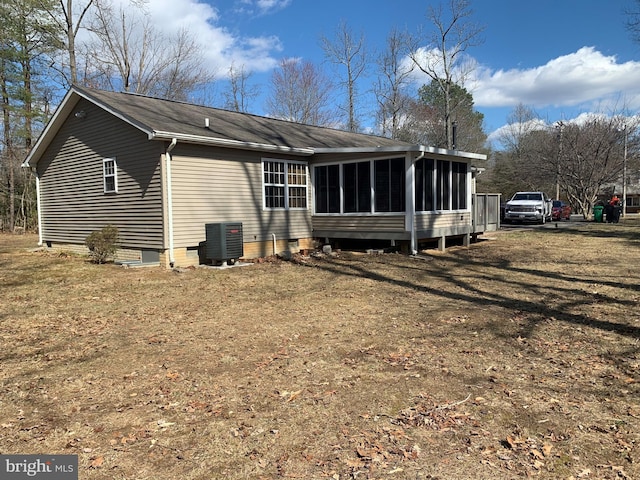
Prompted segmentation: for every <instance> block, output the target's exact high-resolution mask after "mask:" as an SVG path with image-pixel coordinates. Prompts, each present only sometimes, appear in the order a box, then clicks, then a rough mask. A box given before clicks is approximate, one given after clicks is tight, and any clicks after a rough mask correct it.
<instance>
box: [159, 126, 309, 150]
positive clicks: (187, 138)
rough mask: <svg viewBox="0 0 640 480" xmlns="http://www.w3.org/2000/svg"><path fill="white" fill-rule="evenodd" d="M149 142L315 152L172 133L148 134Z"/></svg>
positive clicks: (298, 148)
mask: <svg viewBox="0 0 640 480" xmlns="http://www.w3.org/2000/svg"><path fill="white" fill-rule="evenodd" d="M149 140H171V141H172V142H173V141H174V140H175V141H178V140H179V141H181V142H184V143H195V144H198V145H214V146H218V147H227V148H240V149H243V150H258V151H268V152H281V153H289V154H292V155H303V156H311V155H313V154H314V153H315V152H316V151H315V149H313V148H304V147H285V146H281V145H269V144H266V143H255V142H242V141H239V140H229V139H226V138H211V137H203V136H201V135H189V134H175V133H172V132H163V131H154V132H152V133H150V134H149Z"/></svg>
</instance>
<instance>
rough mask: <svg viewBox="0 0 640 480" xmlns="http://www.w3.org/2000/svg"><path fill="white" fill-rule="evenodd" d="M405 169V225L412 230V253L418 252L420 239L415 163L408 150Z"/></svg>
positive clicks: (406, 228)
mask: <svg viewBox="0 0 640 480" xmlns="http://www.w3.org/2000/svg"><path fill="white" fill-rule="evenodd" d="M404 170H405V209H404V212H405V213H404V226H405V230H406V231H408V232H410V235H411V239H410V244H409V251H410V253H411V255H415V254H417V253H418V239H417V238H416V223H415V222H416V220H415V218H416V196H415V184H416V182H415V164H414V159H413V154H412V153H411V152H407V154H406V156H405V158H404Z"/></svg>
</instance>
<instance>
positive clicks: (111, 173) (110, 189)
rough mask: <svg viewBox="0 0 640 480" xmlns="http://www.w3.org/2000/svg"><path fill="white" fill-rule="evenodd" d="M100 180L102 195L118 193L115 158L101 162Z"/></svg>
mask: <svg viewBox="0 0 640 480" xmlns="http://www.w3.org/2000/svg"><path fill="white" fill-rule="evenodd" d="M102 178H103V185H104V193H117V192H118V165H117V164H116V159H115V158H105V159H104V160H102Z"/></svg>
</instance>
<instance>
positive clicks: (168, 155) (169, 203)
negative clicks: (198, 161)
mask: <svg viewBox="0 0 640 480" xmlns="http://www.w3.org/2000/svg"><path fill="white" fill-rule="evenodd" d="M177 143H178V140H177V139H176V138H173V139H172V140H171V143H170V144H169V146H168V147H167V152H166V153H165V161H166V164H167V223H168V233H169V266H170V267H171V268H173V265H174V264H175V257H174V255H173V199H172V193H171V150H173V149H174V147H175V146H176V144H177Z"/></svg>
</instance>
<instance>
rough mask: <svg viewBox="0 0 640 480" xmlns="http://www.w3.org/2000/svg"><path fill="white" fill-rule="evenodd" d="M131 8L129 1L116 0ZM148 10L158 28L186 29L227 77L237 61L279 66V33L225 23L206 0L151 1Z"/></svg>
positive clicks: (261, 67)
mask: <svg viewBox="0 0 640 480" xmlns="http://www.w3.org/2000/svg"><path fill="white" fill-rule="evenodd" d="M289 2H290V0H259V1H257V2H254V3H256V4H257V6H258V8H261V9H267V8H277V7H279V8H284V6H286V5H287V4H288V3H289ZM114 4H116V5H122V8H124V9H129V8H132V7H131V6H130V2H129V0H114ZM145 10H146V11H147V12H148V14H149V15H150V17H151V22H152V24H153V25H154V27H155V28H157V29H158V30H159V31H161V32H163V33H164V34H166V35H168V36H171V35H172V34H176V33H177V32H178V31H180V29H182V28H185V29H186V30H187V31H188V32H189V33H190V34H191V35H192V36H193V38H194V39H195V40H196V41H197V42H198V43H200V44H201V45H202V47H203V50H204V52H205V54H204V58H205V62H206V63H207V66H208V67H209V69H210V70H211V71H212V72H215V73H216V74H217V75H219V76H224V75H225V74H226V73H227V72H228V70H229V67H230V66H231V65H232V64H233V65H235V66H236V67H237V66H240V65H242V66H244V68H245V70H246V71H248V72H263V71H268V70H270V69H271V68H273V67H274V66H275V65H277V62H278V61H277V59H276V57H275V56H274V54H276V53H277V52H280V51H281V50H282V45H281V42H280V40H279V39H278V37H277V36H275V35H272V36H260V37H251V36H243V35H241V34H238V33H235V32H233V31H231V30H230V29H228V28H226V27H225V26H223V21H224V18H222V17H221V15H220V12H219V11H218V10H217V9H216V8H214V7H212V6H211V5H209V4H207V3H204V1H203V0H147V2H146V3H145Z"/></svg>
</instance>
